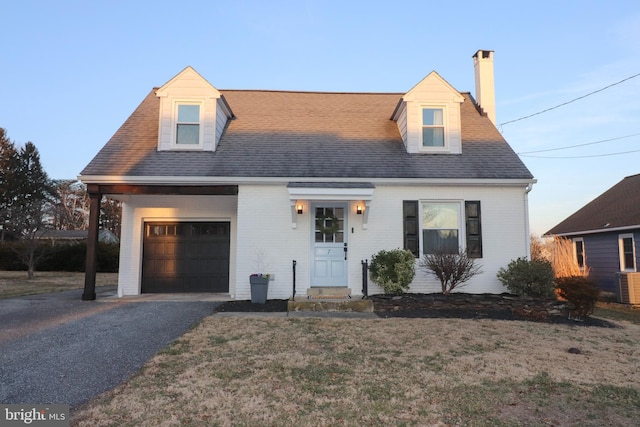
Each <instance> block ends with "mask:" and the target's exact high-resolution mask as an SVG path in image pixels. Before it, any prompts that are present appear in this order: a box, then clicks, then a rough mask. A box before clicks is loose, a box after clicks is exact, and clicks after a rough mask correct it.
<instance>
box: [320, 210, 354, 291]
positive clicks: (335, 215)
mask: <svg viewBox="0 0 640 427" xmlns="http://www.w3.org/2000/svg"><path fill="white" fill-rule="evenodd" d="M313 212H314V221H313V225H314V227H313V228H314V230H313V269H312V272H311V286H341V287H343V286H347V257H348V252H347V251H346V249H347V235H348V234H347V231H346V230H347V218H346V213H347V206H346V205H343V204H331V205H316V206H315V207H314V209H313Z"/></svg>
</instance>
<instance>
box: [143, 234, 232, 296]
mask: <svg viewBox="0 0 640 427" xmlns="http://www.w3.org/2000/svg"><path fill="white" fill-rule="evenodd" d="M229 229H230V226H229V223H228V222H178V223H176V222H173V223H165V222H153V223H151V222H148V223H145V226H144V244H143V256H142V292H146V293H151V292H229V235H230V233H229Z"/></svg>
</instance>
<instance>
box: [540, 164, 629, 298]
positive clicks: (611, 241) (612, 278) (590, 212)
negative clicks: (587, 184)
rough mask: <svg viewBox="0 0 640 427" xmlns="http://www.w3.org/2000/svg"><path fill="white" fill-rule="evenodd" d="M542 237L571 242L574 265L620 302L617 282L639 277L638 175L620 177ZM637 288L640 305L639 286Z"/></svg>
mask: <svg viewBox="0 0 640 427" xmlns="http://www.w3.org/2000/svg"><path fill="white" fill-rule="evenodd" d="M545 235H547V236H558V237H565V238H567V239H571V241H572V242H573V249H574V255H575V257H576V261H577V263H578V265H579V266H580V267H581V268H583V267H588V269H589V276H590V277H591V278H592V279H593V280H594V281H595V282H596V284H597V285H598V287H599V288H600V289H601V290H603V291H605V292H611V293H615V294H617V296H618V299H619V300H624V298H623V297H622V295H621V293H624V291H622V292H621V290H620V285H621V280H622V285H623V287H624V285H625V283H624V281H625V280H627V282H628V281H629V279H630V278H632V279H633V280H635V281H637V282H638V283H639V284H640V275H638V274H637V273H636V272H637V266H638V255H637V252H636V241H637V239H638V238H639V237H640V175H632V176H628V177H626V178H624V179H623V180H622V181H620V182H618V183H617V184H616V185H614V186H613V187H611V188H610V189H608V190H607V191H605V192H604V193H602V194H601V195H599V196H598V197H596V198H595V199H593V200H592V201H591V202H589V203H587V204H586V205H585V206H583V207H582V208H580V209H579V210H577V211H576V212H575V213H573V214H572V215H570V216H569V217H568V218H566V219H565V220H563V221H562V222H560V223H559V224H558V225H556V226H555V227H553V228H552V229H551V230H549V231H547V232H546V233H545ZM627 284H628V283H627ZM631 289H633V288H631ZM637 289H638V292H637V293H638V295H637V303H638V304H640V287H638V288H637ZM625 302H627V301H625Z"/></svg>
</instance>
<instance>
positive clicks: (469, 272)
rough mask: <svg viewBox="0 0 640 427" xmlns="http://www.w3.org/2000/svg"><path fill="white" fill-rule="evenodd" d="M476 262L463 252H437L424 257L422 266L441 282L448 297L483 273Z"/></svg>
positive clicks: (421, 262)
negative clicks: (453, 291)
mask: <svg viewBox="0 0 640 427" xmlns="http://www.w3.org/2000/svg"><path fill="white" fill-rule="evenodd" d="M476 261H477V260H476V259H475V258H469V256H468V255H467V253H466V252H463V251H459V252H457V253H456V252H447V251H437V252H435V253H432V254H426V255H424V256H423V257H422V260H421V261H420V266H421V267H424V268H426V269H427V272H428V273H430V274H432V275H434V276H435V277H437V278H438V279H439V280H440V284H441V286H442V293H443V294H445V295H446V294H449V293H450V292H451V291H452V290H454V289H455V288H459V287H462V286H464V285H465V284H466V282H468V281H469V280H470V279H471V278H472V277H473V276H475V275H476V274H480V273H482V269H481V268H480V266H479V265H478V264H477V262H476Z"/></svg>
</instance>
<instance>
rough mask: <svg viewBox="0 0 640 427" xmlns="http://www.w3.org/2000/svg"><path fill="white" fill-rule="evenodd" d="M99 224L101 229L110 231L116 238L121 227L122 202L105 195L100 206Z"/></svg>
mask: <svg viewBox="0 0 640 427" xmlns="http://www.w3.org/2000/svg"><path fill="white" fill-rule="evenodd" d="M100 225H101V227H102V228H103V229H105V230H109V231H111V232H112V233H113V234H115V235H116V236H117V237H118V239H119V238H120V229H121V228H122V203H121V202H119V201H118V200H115V199H111V198H109V197H105V198H103V199H102V204H101V206H100Z"/></svg>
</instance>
